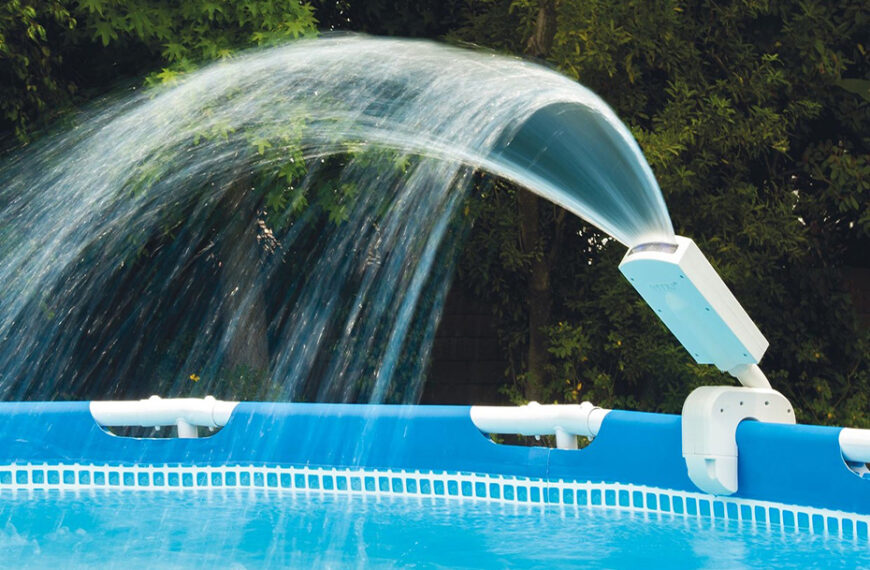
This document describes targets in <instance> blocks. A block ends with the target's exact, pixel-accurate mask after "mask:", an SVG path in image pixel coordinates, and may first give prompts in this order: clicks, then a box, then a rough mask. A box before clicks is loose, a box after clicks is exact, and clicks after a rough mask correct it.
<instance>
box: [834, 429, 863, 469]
mask: <svg viewBox="0 0 870 570" xmlns="http://www.w3.org/2000/svg"><path fill="white" fill-rule="evenodd" d="M840 450H841V451H842V452H843V458H844V459H845V460H846V461H852V462H854V463H870V429H855V428H843V429H841V430H840Z"/></svg>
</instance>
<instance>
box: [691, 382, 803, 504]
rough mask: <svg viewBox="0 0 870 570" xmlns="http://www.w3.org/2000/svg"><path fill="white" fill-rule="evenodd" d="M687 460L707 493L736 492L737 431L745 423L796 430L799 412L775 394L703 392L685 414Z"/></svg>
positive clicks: (729, 388)
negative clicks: (751, 422)
mask: <svg viewBox="0 0 870 570" xmlns="http://www.w3.org/2000/svg"><path fill="white" fill-rule="evenodd" d="M682 416H683V418H682V431H683V457H684V458H685V460H686V468H687V469H688V472H689V478H690V479H691V480H692V482H693V483H694V484H695V485H696V486H697V487H698V488H699V489H701V490H702V491H704V492H706V493H711V494H713V495H731V494H733V493H735V492H736V491H737V426H738V424H740V422H742V421H743V420H757V421H761V422H771V423H781V424H793V423H795V416H794V408H793V407H792V405H791V403H789V401H788V400H787V399H786V398H785V396H783V395H782V394H780V393H779V392H777V391H776V390H771V389H767V388H743V387H736V386H702V387H700V388H696V389H695V390H694V391H692V393H691V394H689V397H688V398H686V401H685V403H684V404H683V414H682Z"/></svg>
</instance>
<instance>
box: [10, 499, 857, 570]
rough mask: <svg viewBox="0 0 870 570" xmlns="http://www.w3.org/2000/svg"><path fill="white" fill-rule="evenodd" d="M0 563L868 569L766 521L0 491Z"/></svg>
mask: <svg viewBox="0 0 870 570" xmlns="http://www.w3.org/2000/svg"><path fill="white" fill-rule="evenodd" d="M0 552H2V557H3V564H4V565H9V566H22V565H25V564H26V565H27V566H29V567H31V568H49V567H54V568H61V567H62V568H69V567H93V566H100V567H104V568H105V567H109V568H125V569H132V568H155V567H158V566H159V567H161V568H213V567H216V566H222V567H225V568H259V567H263V566H273V567H295V568H309V567H327V568H328V567H333V568H346V567H366V568H372V567H375V568H381V567H384V568H389V567H408V566H411V567H422V568H431V567H435V568H438V567H442V568H463V567H464V568H506V567H529V568H535V567H537V568H558V567H577V566H594V567H606V568H637V567H646V568H650V567H659V566H668V567H707V568H739V567H747V568H749V567H818V566H825V567H841V568H859V567H870V544H868V542H867V541H866V540H863V539H842V538H839V537H833V536H823V535H810V534H805V533H797V532H795V531H793V530H791V531H784V530H783V529H781V528H779V527H778V525H775V524H771V525H764V526H761V525H756V524H753V523H744V522H737V521H724V520H712V521H711V520H706V519H700V518H686V517H682V516H676V515H656V514H644V513H632V512H628V511H617V510H608V509H601V508H589V507H573V506H572V507H565V506H561V507H560V506H531V505H515V504H507V503H495V502H483V501H459V500H453V499H435V498H402V497H377V496H374V497H373V496H358V495H329V494H312V493H298V492H289V493H286V492H283V493H277V492H264V491H252V490H239V491H233V490H211V491H195V492H189V493H164V492H143V493H123V492H122V493H119V492H113V491H100V490H96V491H86V492H74V491H55V490H33V491H8V490H7V491H3V492H0Z"/></svg>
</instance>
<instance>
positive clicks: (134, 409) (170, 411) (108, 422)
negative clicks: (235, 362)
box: [90, 396, 238, 437]
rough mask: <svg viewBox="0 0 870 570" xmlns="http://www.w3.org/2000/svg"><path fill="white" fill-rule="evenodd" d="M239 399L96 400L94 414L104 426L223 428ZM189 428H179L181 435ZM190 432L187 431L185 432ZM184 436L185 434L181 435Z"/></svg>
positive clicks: (92, 403)
mask: <svg viewBox="0 0 870 570" xmlns="http://www.w3.org/2000/svg"><path fill="white" fill-rule="evenodd" d="M237 404H238V402H224V401H222V400H216V399H214V397H212V396H206V397H205V398H167V399H165V400H164V399H162V398H160V397H158V396H151V397H150V398H149V399H147V400H131V401H102V402H101V401H93V402H91V403H90V410H91V415H92V416H93V417H94V420H95V421H96V422H97V423H98V424H100V425H102V426H109V427H112V426H115V427H117V426H145V427H151V426H154V427H157V426H180V425H181V424H180V423H179V422H183V423H185V424H188V425H189V426H191V427H195V426H205V427H211V428H215V427H222V426H225V425H226V423H227V422H228V421H229V419H230V414H232V412H233V409H234V408H235V407H236V405H237ZM184 430H186V428H181V427H180V428H179V434H180V432H181V431H184ZM185 433H187V432H185ZM182 437H183V436H182Z"/></svg>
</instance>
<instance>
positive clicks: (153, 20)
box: [0, 0, 317, 141]
mask: <svg viewBox="0 0 870 570" xmlns="http://www.w3.org/2000/svg"><path fill="white" fill-rule="evenodd" d="M316 23H317V21H316V19H315V17H314V10H313V8H312V7H311V5H310V4H308V3H306V2H299V1H296V0H244V1H241V2H236V1H232V0H185V1H184V2H175V1H171V0H79V1H73V0H10V1H9V2H7V3H5V4H4V5H3V6H2V7H0V77H2V78H3V80H2V82H0V111H2V113H3V115H2V122H0V132H2V131H12V132H13V134H14V135H15V136H16V137H17V138H18V139H19V140H22V141H23V140H26V139H27V138H28V136H29V133H30V132H32V131H33V130H34V129H35V128H38V127H39V126H40V125H42V124H46V123H47V122H48V121H49V120H51V119H52V118H54V117H55V116H56V113H57V112H58V111H62V110H64V109H66V108H68V107H69V106H70V105H72V104H74V103H77V102H78V101H79V99H78V98H77V97H78V95H79V93H80V92H81V91H82V89H81V87H82V85H80V83H81V82H84V83H85V84H86V85H85V86H86V87H88V88H89V90H93V89H96V90H97V91H100V90H105V89H106V88H107V87H108V86H110V85H111V83H112V81H113V80H117V79H118V74H126V73H131V72H132V74H133V75H139V74H142V73H149V74H150V75H149V81H150V82H152V83H155V82H157V83H159V82H168V81H172V80H173V79H174V78H175V77H177V75H178V74H179V73H181V72H184V71H186V70H189V69H191V68H193V67H194V66H195V65H196V64H198V63H199V62H202V61H209V60H214V59H219V58H226V57H230V56H231V55H232V53H234V52H235V51H237V50H239V49H242V48H245V47H253V46H263V45H270V44H273V43H276V42H280V41H286V40H288V39H294V38H298V37H301V36H306V35H310V34H313V33H315V32H316V27H315V26H316ZM119 64H120V65H121V66H122V67H120V68H119ZM124 67H129V69H124Z"/></svg>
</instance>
